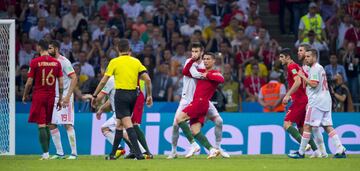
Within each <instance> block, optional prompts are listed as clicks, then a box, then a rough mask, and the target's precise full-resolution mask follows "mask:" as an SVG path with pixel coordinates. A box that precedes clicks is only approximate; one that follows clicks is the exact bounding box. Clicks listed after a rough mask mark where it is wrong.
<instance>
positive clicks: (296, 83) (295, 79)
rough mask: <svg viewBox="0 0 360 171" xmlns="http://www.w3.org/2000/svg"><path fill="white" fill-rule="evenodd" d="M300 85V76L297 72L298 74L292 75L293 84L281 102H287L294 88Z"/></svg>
mask: <svg viewBox="0 0 360 171" xmlns="http://www.w3.org/2000/svg"><path fill="white" fill-rule="evenodd" d="M300 85H301V78H300V76H299V74H298V75H296V76H295V77H294V84H293V86H292V87H291V88H290V90H289V91H288V92H287V93H286V95H285V97H284V98H283V100H282V102H283V103H284V104H287V103H288V102H289V100H290V96H291V95H292V94H293V93H295V92H296V90H297V89H298V88H299V87H300Z"/></svg>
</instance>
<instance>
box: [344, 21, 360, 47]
mask: <svg viewBox="0 0 360 171" xmlns="http://www.w3.org/2000/svg"><path fill="white" fill-rule="evenodd" d="M350 42H352V43H353V44H354V45H355V46H356V54H360V17H359V18H357V19H355V21H354V27H353V28H349V29H348V30H347V31H346V33H345V40H344V48H345V49H346V47H348V44H349V43H350Z"/></svg>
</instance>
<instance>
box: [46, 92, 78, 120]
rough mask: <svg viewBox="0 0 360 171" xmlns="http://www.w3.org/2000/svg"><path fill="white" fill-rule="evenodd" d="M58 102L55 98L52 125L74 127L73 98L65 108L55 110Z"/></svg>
mask: <svg viewBox="0 0 360 171" xmlns="http://www.w3.org/2000/svg"><path fill="white" fill-rule="evenodd" d="M58 101H59V98H58V97H56V98H55V103H54V104H53V105H54V109H53V113H52V120H51V123H52V124H56V125H63V124H70V125H74V121H75V118H74V117H75V113H74V97H73V96H71V98H70V102H69V105H68V106H66V107H62V108H61V110H59V111H58V110H57V109H56V104H57V102H58Z"/></svg>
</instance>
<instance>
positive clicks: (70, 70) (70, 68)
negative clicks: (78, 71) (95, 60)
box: [62, 60, 75, 76]
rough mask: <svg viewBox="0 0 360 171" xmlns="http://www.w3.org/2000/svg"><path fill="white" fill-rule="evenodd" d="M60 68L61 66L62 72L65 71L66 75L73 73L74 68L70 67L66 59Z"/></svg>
mask: <svg viewBox="0 0 360 171" xmlns="http://www.w3.org/2000/svg"><path fill="white" fill-rule="evenodd" d="M62 68H63V71H64V73H65V74H66V75H67V76H70V75H72V74H74V73H75V71H74V68H73V67H72V65H71V63H70V61H68V60H66V61H65V62H64V66H62Z"/></svg>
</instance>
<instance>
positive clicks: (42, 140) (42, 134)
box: [39, 127, 49, 153]
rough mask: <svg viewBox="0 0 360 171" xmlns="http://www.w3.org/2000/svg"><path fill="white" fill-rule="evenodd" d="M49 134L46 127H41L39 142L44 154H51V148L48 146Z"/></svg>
mask: <svg viewBox="0 0 360 171" xmlns="http://www.w3.org/2000/svg"><path fill="white" fill-rule="evenodd" d="M47 139H48V134H47V132H46V128H45V127H39V141H40V144H41V149H42V151H43V153H47V152H49V146H48V145H47V144H48V142H47Z"/></svg>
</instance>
